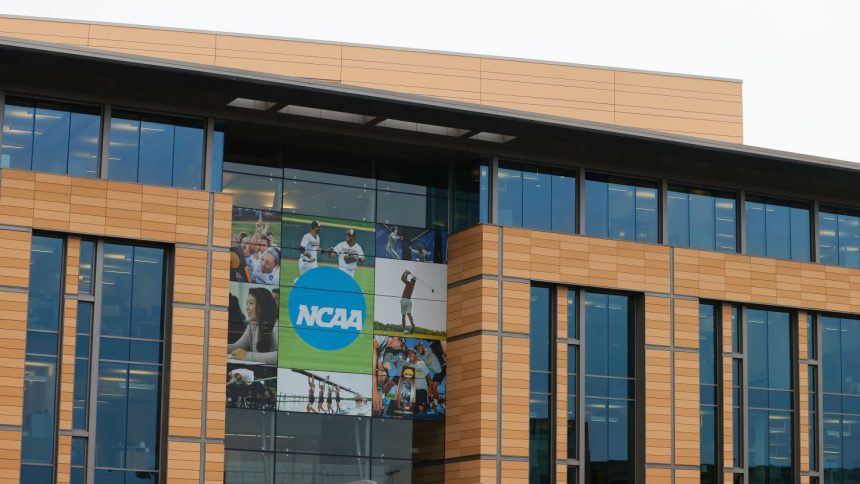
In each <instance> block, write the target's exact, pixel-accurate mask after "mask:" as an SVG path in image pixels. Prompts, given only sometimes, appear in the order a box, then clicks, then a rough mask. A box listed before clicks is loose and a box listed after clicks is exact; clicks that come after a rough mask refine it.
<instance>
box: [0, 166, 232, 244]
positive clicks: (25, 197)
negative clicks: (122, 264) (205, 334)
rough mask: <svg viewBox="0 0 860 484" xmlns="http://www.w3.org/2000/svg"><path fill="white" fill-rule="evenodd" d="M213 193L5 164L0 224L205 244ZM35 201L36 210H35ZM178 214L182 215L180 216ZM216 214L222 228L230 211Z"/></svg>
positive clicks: (223, 241)
mask: <svg viewBox="0 0 860 484" xmlns="http://www.w3.org/2000/svg"><path fill="white" fill-rule="evenodd" d="M37 182H38V183H39V188H40V189H39V194H38V195H37V194H36V191H35V186H36V183H37ZM43 185H44V187H45V188H44V189H43ZM66 196H68V198H66ZM209 196H210V195H209V194H208V193H207V192H204V191H197V190H184V189H176V188H169V187H155V186H148V185H138V184H132V183H118V182H111V181H107V180H98V179H91V178H76V177H67V176H62V175H50V174H44V173H33V172H29V171H23V170H14V169H9V168H5V169H2V170H0V224H6V225H17V226H22V227H32V228H34V229H46V230H60V231H67V232H73V233H80V234H89V235H99V236H110V237H121V238H135V239H143V240H154V241H159V242H168V243H174V242H176V243H186V244H198V245H205V244H206V243H207V242H208V235H207V230H208V226H209V213H208V210H209ZM49 197H50V198H51V199H50V200H48V199H47V198H49ZM224 200H231V198H230V197H229V196H227V197H226V198H222V203H223V201H224ZM36 206H38V207H39V210H38V211H34V207H36ZM118 207H122V208H118ZM178 213H182V217H177V214H178ZM216 215H217V216H218V218H217V219H216V221H217V222H218V224H219V226H221V227H222V228H223V225H224V224H227V223H229V221H230V218H229V217H228V216H227V213H226V210H218V211H217V212H216ZM215 242H216V245H218V244H223V245H219V246H221V247H226V246H228V245H229V239H226V238H224V237H223V234H222V235H221V236H219V238H218V239H217V241H215Z"/></svg>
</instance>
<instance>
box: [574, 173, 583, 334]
mask: <svg viewBox="0 0 860 484" xmlns="http://www.w3.org/2000/svg"><path fill="white" fill-rule="evenodd" d="M576 175H577V176H576V197H577V202H578V203H577V204H576V225H577V227H576V233H577V234H585V168H582V169H580V170H579V172H578V173H577V174H576ZM580 338H582V336H580Z"/></svg>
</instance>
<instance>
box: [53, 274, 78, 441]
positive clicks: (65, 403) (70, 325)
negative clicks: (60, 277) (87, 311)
mask: <svg viewBox="0 0 860 484" xmlns="http://www.w3.org/2000/svg"><path fill="white" fill-rule="evenodd" d="M68 259H69V257H67V258H66V260H68ZM77 317H78V301H76V300H74V299H65V300H64V301H63V332H62V345H61V350H62V358H61V359H60V412H59V415H58V422H59V426H58V427H57V428H59V429H60V430H71V429H72V409H73V405H74V390H75V346H76V341H77V338H76V336H77V327H78V324H77V323H78V319H77Z"/></svg>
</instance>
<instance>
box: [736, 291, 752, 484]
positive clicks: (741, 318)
mask: <svg viewBox="0 0 860 484" xmlns="http://www.w3.org/2000/svg"><path fill="white" fill-rule="evenodd" d="M746 319H747V318H746V308H745V307H739V308H738V325H739V327H740V330H741V348H740V350H741V354H742V355H743V358H741V371H740V382H738V384H739V386H740V390H741V401H740V414H741V422H740V425H738V430H739V431H740V432H741V434H742V435H741V440H740V442H741V446H740V447H741V448H740V449H739V452H740V454H741V455H740V464H741V469H743V473H744V478H743V481H744V484H749V478H750V477H749V463H748V460H749V459H748V456H747V449H748V448H749V440H748V439H749V432H748V431H747V425H748V422H749V406H748V405H747V398H748V396H749V389H748V388H747V376H748V375H747V373H748V372H749V365H747V359H746V355H747V354H748V352H749V347H748V346H747V344H748V339H747V322H746Z"/></svg>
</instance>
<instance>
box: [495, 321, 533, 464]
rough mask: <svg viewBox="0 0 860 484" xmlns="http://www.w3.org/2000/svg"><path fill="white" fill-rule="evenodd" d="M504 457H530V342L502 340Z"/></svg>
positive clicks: (526, 339)
mask: <svg viewBox="0 0 860 484" xmlns="http://www.w3.org/2000/svg"><path fill="white" fill-rule="evenodd" d="M502 348H503V349H502V424H501V426H502V435H503V436H504V438H503V439H502V455H512V456H520V457H527V456H528V455H529V340H528V338H510V337H503V338H502Z"/></svg>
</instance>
